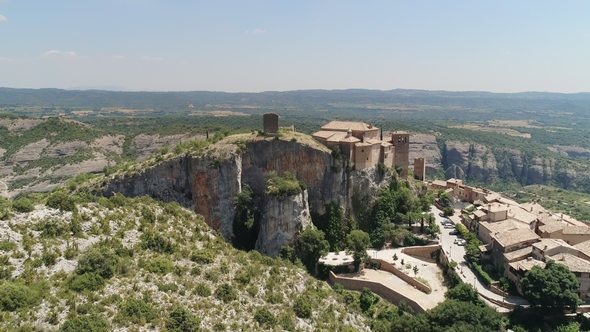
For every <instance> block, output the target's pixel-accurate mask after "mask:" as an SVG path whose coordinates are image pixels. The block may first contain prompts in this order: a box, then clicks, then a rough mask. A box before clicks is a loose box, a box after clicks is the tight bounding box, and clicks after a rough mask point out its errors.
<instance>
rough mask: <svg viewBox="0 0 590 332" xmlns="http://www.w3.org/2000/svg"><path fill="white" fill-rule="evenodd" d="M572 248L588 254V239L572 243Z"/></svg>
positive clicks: (589, 241) (589, 245)
mask: <svg viewBox="0 0 590 332" xmlns="http://www.w3.org/2000/svg"><path fill="white" fill-rule="evenodd" d="M574 248H576V249H578V250H579V251H581V252H583V253H585V254H586V255H588V256H590V240H588V241H584V242H580V243H578V244H576V245H574Z"/></svg>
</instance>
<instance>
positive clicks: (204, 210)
mask: <svg viewBox="0 0 590 332" xmlns="http://www.w3.org/2000/svg"><path fill="white" fill-rule="evenodd" d="M164 158H166V160H164V161H160V162H156V161H155V160H152V161H148V166H146V165H145V164H144V165H142V166H138V167H137V168H135V169H133V170H128V171H125V172H119V173H117V174H114V175H113V176H112V177H111V179H110V181H109V182H108V184H105V186H104V188H103V192H104V193H105V194H109V193H111V192H116V193H123V194H124V195H125V196H129V197H137V196H143V195H149V196H151V197H154V198H156V199H158V200H163V201H167V202H172V201H175V202H179V203H180V204H181V205H182V206H184V207H187V208H190V209H191V210H194V211H195V212H196V213H198V214H201V215H203V216H204V217H205V221H206V222H207V224H209V225H210V226H211V227H212V228H213V229H215V230H217V231H219V232H220V233H221V234H222V235H223V236H224V237H225V238H226V239H228V240H229V239H231V238H232V236H233V235H234V218H235V216H236V211H235V209H234V201H235V198H236V197H237V196H238V194H239V193H240V192H241V191H242V188H243V186H244V185H246V184H247V185H248V186H249V188H251V190H252V193H253V200H254V201H256V202H259V203H258V206H257V210H258V211H264V213H265V215H264V216H262V217H261V219H260V220H262V221H265V220H275V221H278V220H291V219H292V218H291V217H292V216H293V215H298V214H300V213H305V211H304V210H305V209H308V210H309V213H316V214H318V215H323V214H324V213H325V209H326V206H327V205H328V204H332V203H335V204H337V205H338V206H340V208H341V209H342V211H343V213H344V214H346V215H351V216H352V215H354V213H355V212H358V211H355V209H354V204H353V202H356V204H357V205H361V206H365V207H366V206H370V205H371V202H372V200H374V198H375V197H376V196H377V192H378V191H379V189H380V188H382V187H384V186H387V185H388V184H389V183H390V182H391V179H392V178H391V174H390V173H389V172H383V173H380V172H379V171H378V170H377V169H376V168H370V169H364V170H358V171H357V170H352V169H350V165H348V163H347V161H346V160H343V159H342V157H340V158H338V157H334V156H332V154H331V151H330V150H328V149H327V148H326V147H325V146H323V145H320V144H319V143H317V142H315V141H314V140H313V139H311V137H310V136H308V135H304V134H299V133H284V134H283V136H282V137H281V138H270V137H263V136H258V135H257V134H243V135H234V136H229V137H226V138H225V139H223V140H221V141H220V142H218V143H216V144H213V145H210V146H207V147H205V148H201V149H198V150H196V151H191V152H183V153H180V154H170V155H168V156H165V157H164ZM150 164H151V166H149V165H150ZM275 174H276V175H280V176H282V175H285V174H291V175H293V176H294V177H295V178H296V179H297V180H299V181H300V182H301V183H302V185H304V186H305V188H306V191H305V193H304V194H305V196H304V197H301V196H300V195H298V194H295V195H288V196H287V197H282V198H281V199H280V201H277V200H276V199H268V193H266V186H267V184H268V180H269V178H270V177H271V176H273V175H275ZM274 213H276V215H274ZM271 214H272V215H271ZM260 227H262V228H261V229H262V230H268V229H273V230H274V229H275V228H276V226H272V227H270V228H264V227H265V226H264V224H261V225H260ZM284 229H289V227H288V225H285V226H284ZM299 229H300V227H299V226H298V227H295V228H294V227H291V228H290V229H289V231H288V232H285V233H284V234H285V236H287V238H292V237H293V235H294V234H296V233H297V232H298V230H299ZM275 233H276V232H274V231H272V232H270V233H269V232H267V231H264V232H261V234H263V235H264V236H268V238H267V239H262V240H258V241H257V244H256V248H257V249H260V250H261V251H262V252H264V253H266V254H269V255H271V256H275V255H276V254H277V253H278V249H280V248H281V247H282V246H283V245H284V244H285V243H283V242H280V240H281V239H284V237H283V236H278V237H276V236H275ZM287 233H289V235H286V234H287ZM255 236H257V235H255ZM273 239H277V241H279V242H274V243H271V242H273V241H275V240H273ZM287 244H288V243H287ZM263 248H267V249H268V250H265V249H263ZM270 248H273V249H270Z"/></svg>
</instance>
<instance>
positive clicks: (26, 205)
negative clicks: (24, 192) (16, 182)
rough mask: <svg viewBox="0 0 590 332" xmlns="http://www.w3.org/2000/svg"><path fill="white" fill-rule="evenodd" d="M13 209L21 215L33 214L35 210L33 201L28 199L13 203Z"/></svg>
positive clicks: (24, 198)
mask: <svg viewBox="0 0 590 332" xmlns="http://www.w3.org/2000/svg"><path fill="white" fill-rule="evenodd" d="M12 208H13V209H14V210H16V211H18V212H21V213H26V212H31V211H33V210H34V209H35V207H34V206H33V203H31V201H30V200H29V199H28V198H26V197H23V198H19V199H17V200H16V201H14V202H13V203H12Z"/></svg>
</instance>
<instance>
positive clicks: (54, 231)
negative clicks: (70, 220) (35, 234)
mask: <svg viewBox="0 0 590 332" xmlns="http://www.w3.org/2000/svg"><path fill="white" fill-rule="evenodd" d="M35 229H36V230H37V231H39V232H41V237H56V236H62V235H64V234H66V233H67V232H68V229H67V228H66V226H65V225H64V224H62V222H61V221H60V220H59V219H55V218H45V219H43V220H41V221H40V222H38V223H37V224H36V225H35Z"/></svg>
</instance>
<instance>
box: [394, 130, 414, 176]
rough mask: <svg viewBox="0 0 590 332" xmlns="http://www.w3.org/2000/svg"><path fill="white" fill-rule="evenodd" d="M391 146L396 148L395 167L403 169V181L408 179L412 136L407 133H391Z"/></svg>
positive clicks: (401, 174)
mask: <svg viewBox="0 0 590 332" xmlns="http://www.w3.org/2000/svg"><path fill="white" fill-rule="evenodd" d="M391 144H393V146H394V147H395V149H394V150H393V151H394V152H393V166H394V167H395V166H399V167H401V168H402V172H401V173H400V176H401V177H402V178H403V179H407V178H408V164H409V162H408V158H409V155H410V134H408V133H406V132H405V131H396V132H393V133H391Z"/></svg>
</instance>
